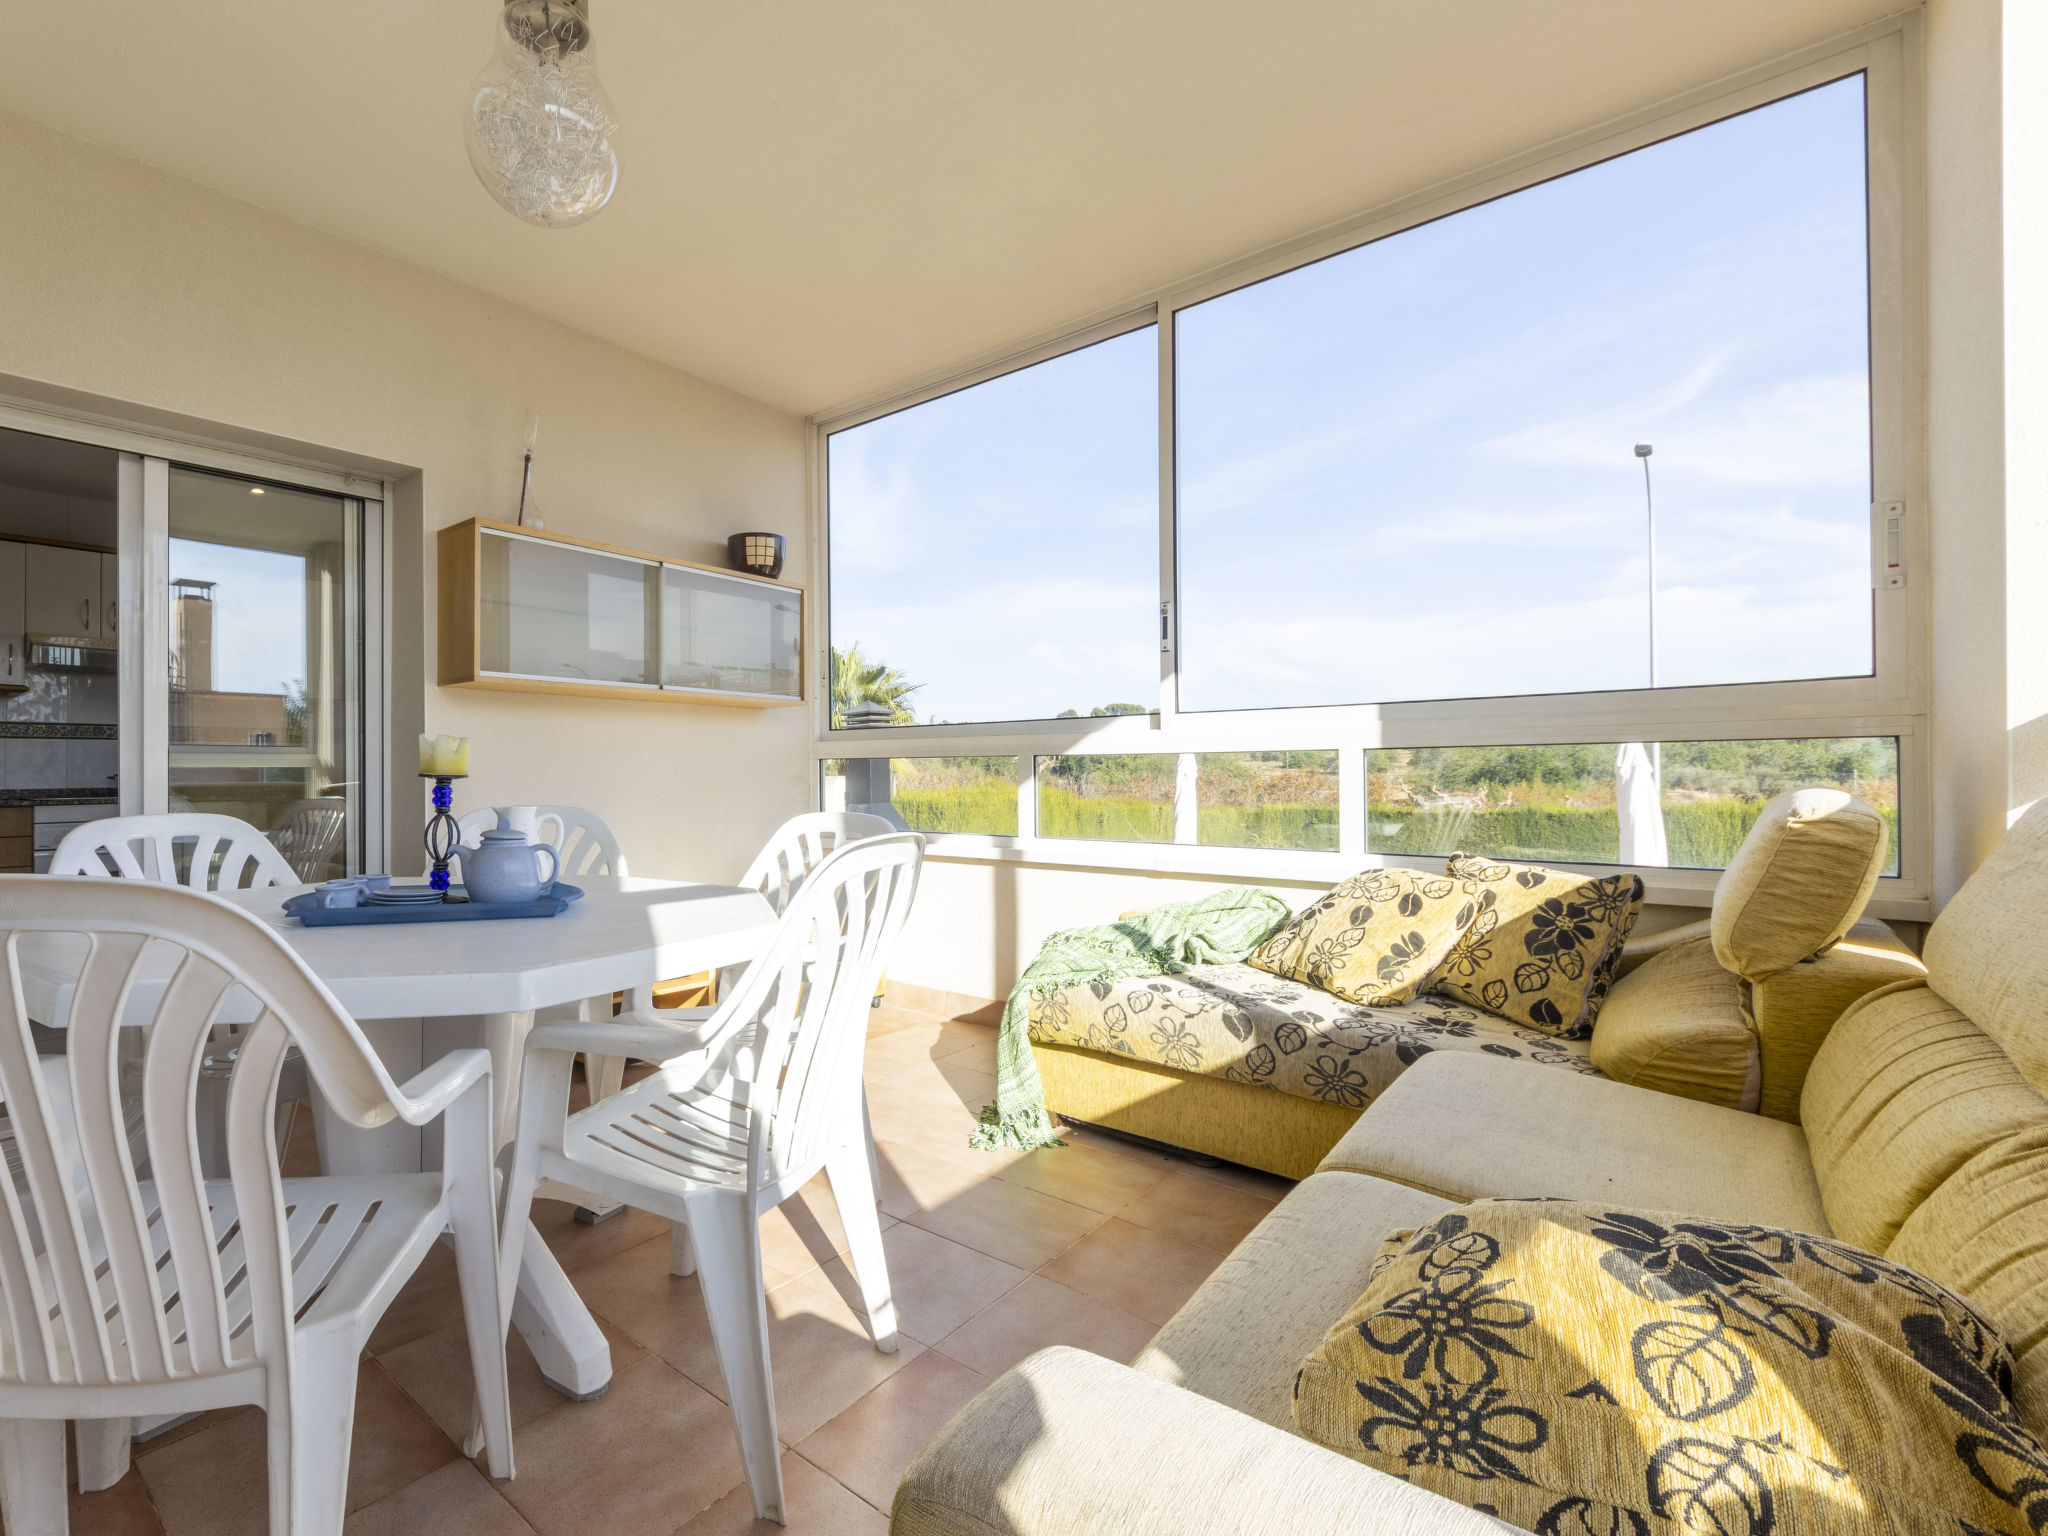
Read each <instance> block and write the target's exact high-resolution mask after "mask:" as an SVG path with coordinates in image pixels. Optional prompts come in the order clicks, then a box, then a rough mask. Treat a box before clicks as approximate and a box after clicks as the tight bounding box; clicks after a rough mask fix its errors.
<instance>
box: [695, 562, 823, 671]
mask: <svg viewBox="0 0 2048 1536" xmlns="http://www.w3.org/2000/svg"><path fill="white" fill-rule="evenodd" d="M803 639H804V610H803V593H802V592H800V591H798V590H797V589H796V588H794V587H782V586H775V585H772V584H770V583H768V582H763V581H751V580H747V579H744V578H742V577H737V576H722V575H720V574H719V573H718V572H716V571H703V570H697V569H694V568H692V567H689V566H680V565H665V566H663V567H662V568H661V681H662V685H663V686H664V687H668V688H706V689H716V690H717V691H719V692H721V693H744V694H755V695H761V696H766V697H771V698H788V699H794V698H798V697H800V696H801V692H802V688H801V677H800V669H801V667H802V665H803Z"/></svg>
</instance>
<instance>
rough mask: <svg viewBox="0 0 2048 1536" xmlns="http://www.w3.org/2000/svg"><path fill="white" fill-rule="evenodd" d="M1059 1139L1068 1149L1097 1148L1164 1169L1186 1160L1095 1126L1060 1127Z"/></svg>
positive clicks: (1184, 1162)
mask: <svg viewBox="0 0 2048 1536" xmlns="http://www.w3.org/2000/svg"><path fill="white" fill-rule="evenodd" d="M1060 1139H1061V1140H1062V1141H1064V1142H1065V1143H1066V1144H1067V1145H1068V1146H1070V1147H1099V1148H1100V1149H1101V1150H1103V1151H1104V1152H1115V1153H1117V1154H1119V1155H1121V1156H1123V1157H1135V1158H1139V1159H1141V1160H1142V1161H1145V1162H1153V1163H1158V1164H1160V1165H1161V1166H1162V1167H1166V1168H1180V1167H1184V1166H1185V1165H1186V1160H1185V1159H1183V1158H1178V1157H1175V1156H1174V1155H1173V1154H1172V1153H1170V1152H1167V1151H1164V1150H1162V1149H1161V1148H1158V1147H1152V1146H1147V1145H1146V1144H1145V1143H1144V1142H1141V1141H1134V1140H1132V1139H1131V1138H1130V1137H1128V1136H1119V1135H1117V1134H1116V1133H1115V1132H1113V1131H1106V1130H1104V1129H1102V1127H1100V1126H1096V1125H1069V1124H1062V1125H1061V1127H1060Z"/></svg>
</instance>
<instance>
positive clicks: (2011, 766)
mask: <svg viewBox="0 0 2048 1536" xmlns="http://www.w3.org/2000/svg"><path fill="white" fill-rule="evenodd" d="M2044 70H2048V11H2044V8H2043V7H2042V6H2041V5H2040V4H2039V3H2038V0H1931V3H1930V4H1929V5H1928V8H1927V187H1928V196H1927V204H1928V218H1927V231H1926V235H1927V267H1928V450H1929V464H1928V481H1929V502H1930V506H1929V512H1928V515H1929V516H1930V518H1931V519H1932V529H1933V536H1934V552H1933V570H1932V571H1931V572H1930V577H1931V579H1932V581H1933V584H1934V634H1933V652H1932V654H1933V667H1934V684H1935V686H1934V688H1933V689H1932V697H1933V700H1934V709H1933V718H1934V760H1935V797H1934V798H1935V828H1934V834H1935V835H1934V845H1935V865H1936V867H1935V895H1936V898H1937V900H1946V899H1947V898H1948V897H1949V896H1950V895H1952V894H1953V893H1954V891H1955V889H1956V887H1957V886H1958V885H1960V884H1961V883H1962V881H1963V880H1964V879H1966V878H1967V877H1968V875H1969V873H1970V871H1971V870H1972V869H1974V868H1976V866H1977V865H1978V863H1980V862H1981V861H1982V859H1983V857H1984V855H1985V854H1986V853H1987V852H1988V851H1989V850H1990V848H1991V845H1992V844H1993V843H1995V842H1996V841H1997V840H1998V837H1999V835H2000V834H2001V833H2002V832H2003V831H2004V830H2005V828H2006V826H2007V824H2008V822H2009V821H2010V820H2011V819H2012V817H2013V816H2014V815H2016V814H2017V813H2018V812H2019V811H2020V810H2021V809H2023V808H2024V807H2025V806H2027V805H2028V804H2030V803H2031V802H2033V801H2034V800H2036V799H2039V798H2040V797H2041V796H2042V795H2044V794H2048V601H2044V593H2048V436H2044V431H2043V426H2042V424H2043V422H2044V421H2048V108H2044V106H2043V103H2042V99H2041V89H2040V82H2041V80H2042V78H2043V71H2044Z"/></svg>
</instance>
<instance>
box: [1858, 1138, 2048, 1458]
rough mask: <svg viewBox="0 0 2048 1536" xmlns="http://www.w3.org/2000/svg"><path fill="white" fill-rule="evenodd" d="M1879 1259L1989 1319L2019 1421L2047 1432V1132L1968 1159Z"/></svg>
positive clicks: (2006, 1142) (1996, 1145)
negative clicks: (2002, 1344)
mask: <svg viewBox="0 0 2048 1536" xmlns="http://www.w3.org/2000/svg"><path fill="white" fill-rule="evenodd" d="M1885 1257H1887V1258H1889V1259H1891V1260H1893V1261H1894V1262H1896V1263H1900V1264H1910V1265H1911V1266H1912V1267H1913V1268H1915V1269H1917V1270H1919V1271H1920V1272H1921V1273H1922V1274H1925V1275H1928V1276H1930V1277H1931V1278H1933V1279H1936V1280H1939V1281H1940V1282H1941V1283H1942V1284H1943V1285H1946V1286H1950V1287H1952V1288H1954V1289H1955V1290H1958V1291H1960V1292H1962V1293H1963V1294H1964V1295H1965V1296H1968V1297H1969V1298H1970V1301H1971V1303H1972V1304H1973V1305H1974V1306H1976V1307H1977V1308H1978V1309H1979V1310H1980V1311H1982V1312H1983V1313H1984V1315H1985V1316H1986V1317H1988V1318H1990V1319H1991V1321H1992V1322H1993V1324H1995V1325H1996V1326H1997V1328H1998V1331H1999V1332H2000V1333H2002V1334H2003V1335H2004V1336H2005V1340H2006V1342H2007V1343H2008V1344H2010V1345H2011V1346H2012V1352H2013V1356H2014V1358H2015V1359H2016V1360H2017V1361H2018V1372H2017V1375H2016V1376H2015V1379H2014V1388H2013V1400H2014V1401H2015V1402H2016V1403H2017V1404H2018V1405H2019V1410H2020V1417H2021V1419H2023V1420H2024V1421H2025V1422H2026V1424H2027V1426H2028V1427H2029V1428H2030V1429H2032V1430H2033V1432H2034V1433H2035V1434H2037V1435H2038V1434H2048V1129H2042V1130H2031V1131H2023V1132H2021V1133H2020V1134H2019V1135H2016V1136H2008V1137H2007V1138H2006V1139H2005V1140H2003V1141H2000V1142H1995V1143H1993V1144H1992V1145H1991V1146H1989V1147H1986V1148H1985V1149H1984V1150H1983V1151H1982V1152H1979V1153H1978V1154H1977V1155H1976V1156H1975V1157H1973V1158H1971V1159H1970V1160H1969V1162H1967V1163H1965V1164H1964V1165H1963V1166H1962V1167H1961V1168H1959V1169H1957V1170H1956V1172H1955V1173H1954V1174H1952V1175H1951V1176H1950V1177H1949V1178H1948V1179H1946V1180H1944V1181H1943V1182H1942V1184H1941V1186H1940V1187H1939V1188H1938V1189H1936V1190H1935V1191H1934V1193H1933V1194H1931V1195H1929V1196H1928V1197H1927V1198H1926V1199H1925V1200H1923V1201H1921V1202H1920V1205H1919V1207H1918V1208H1917V1209H1916V1210H1915V1211H1914V1212H1913V1214H1912V1215H1911V1216H1908V1217H1907V1218H1906V1222H1905V1225H1904V1226H1902V1227H1900V1228H1899V1235H1898V1236H1897V1237H1895V1238H1893V1239H1892V1243H1891V1246H1890V1247H1889V1248H1887V1249H1886V1250H1885ZM2042 1476H2043V1478H2044V1480H2048V1467H2044V1468H2043V1471H2042ZM2044 1488H2048V1481H2044Z"/></svg>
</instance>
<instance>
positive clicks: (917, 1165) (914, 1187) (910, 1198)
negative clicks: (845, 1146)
mask: <svg viewBox="0 0 2048 1536" xmlns="http://www.w3.org/2000/svg"><path fill="white" fill-rule="evenodd" d="M875 1161H876V1164H877V1166H878V1167H879V1168H880V1169H881V1172H882V1191H881V1193H882V1213H883V1214H884V1215H886V1216H895V1217H897V1218H899V1219H900V1218H902V1217H906V1216H908V1215H909V1214H910V1213H911V1212H912V1211H915V1210H922V1209H924V1208H926V1207H928V1206H935V1205H939V1204H942V1203H943V1202H945V1201H947V1200H950V1199H952V1197H953V1196H955V1195H957V1194H959V1193H960V1192H961V1191H962V1190H964V1189H971V1188H973V1187H974V1186H975V1185H976V1184H979V1183H980V1182H981V1181H982V1180H984V1179H987V1178H993V1177H994V1176H995V1172H996V1170H997V1169H999V1168H1001V1167H1002V1166H1003V1165H1004V1164H1005V1163H1006V1162H1008V1161H1010V1159H1008V1158H1004V1157H997V1156H991V1155H989V1154H987V1153H982V1152H976V1151H974V1150H973V1149H972V1148H970V1147H969V1146H968V1145H967V1129H966V1127H964V1126H963V1127H961V1130H960V1134H959V1136H958V1137H957V1138H956V1140H955V1141H954V1152H953V1155H951V1156H945V1155H941V1154H940V1153H937V1152H933V1151H929V1150H927V1149H925V1148H923V1147H917V1146H912V1145H910V1144H909V1143H907V1142H900V1141H880V1142H877V1143H875Z"/></svg>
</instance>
